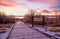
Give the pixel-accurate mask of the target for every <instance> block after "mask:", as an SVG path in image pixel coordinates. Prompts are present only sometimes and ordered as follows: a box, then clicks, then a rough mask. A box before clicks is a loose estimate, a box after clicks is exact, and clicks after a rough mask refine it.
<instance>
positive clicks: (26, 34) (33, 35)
mask: <svg viewBox="0 0 60 39" xmlns="http://www.w3.org/2000/svg"><path fill="white" fill-rule="evenodd" d="M8 39H50V38H49V37H47V36H46V35H44V34H42V33H40V32H38V31H36V30H34V29H32V28H29V27H28V26H22V25H20V23H16V24H15V26H14V27H13V30H12V32H11V34H10V36H9V38H8Z"/></svg>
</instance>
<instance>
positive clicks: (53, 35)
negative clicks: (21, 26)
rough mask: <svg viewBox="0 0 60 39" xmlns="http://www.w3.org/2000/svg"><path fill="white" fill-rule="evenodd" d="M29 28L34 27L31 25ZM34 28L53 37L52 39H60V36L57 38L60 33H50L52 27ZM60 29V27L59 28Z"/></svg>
mask: <svg viewBox="0 0 60 39" xmlns="http://www.w3.org/2000/svg"><path fill="white" fill-rule="evenodd" d="M29 27H32V25H30V24H29ZM33 28H34V29H36V30H38V31H40V32H42V33H45V34H47V35H50V36H52V37H53V38H52V39H56V38H58V39H60V36H57V35H56V34H59V35H60V32H52V31H49V29H50V28H51V27H33ZM58 28H60V27H58Z"/></svg>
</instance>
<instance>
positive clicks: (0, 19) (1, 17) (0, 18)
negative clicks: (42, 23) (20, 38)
mask: <svg viewBox="0 0 60 39" xmlns="http://www.w3.org/2000/svg"><path fill="white" fill-rule="evenodd" d="M5 23H15V18H13V17H12V16H7V15H5V13H4V12H0V24H5Z"/></svg>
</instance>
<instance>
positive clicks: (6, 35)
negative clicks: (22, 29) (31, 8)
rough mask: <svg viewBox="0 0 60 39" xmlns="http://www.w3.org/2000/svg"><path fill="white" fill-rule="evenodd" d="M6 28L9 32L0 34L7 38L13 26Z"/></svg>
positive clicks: (1, 36) (3, 38) (0, 36)
mask: <svg viewBox="0 0 60 39" xmlns="http://www.w3.org/2000/svg"><path fill="white" fill-rule="evenodd" d="M6 30H7V32H5V33H2V34H0V39H7V37H8V35H9V33H10V31H11V28H6Z"/></svg>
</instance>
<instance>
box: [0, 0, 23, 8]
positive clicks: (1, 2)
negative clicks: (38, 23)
mask: <svg viewBox="0 0 60 39" xmlns="http://www.w3.org/2000/svg"><path fill="white" fill-rule="evenodd" d="M17 5H23V3H19V4H18V3H16V2H13V1H12V0H0V6H9V7H10V6H17Z"/></svg>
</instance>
